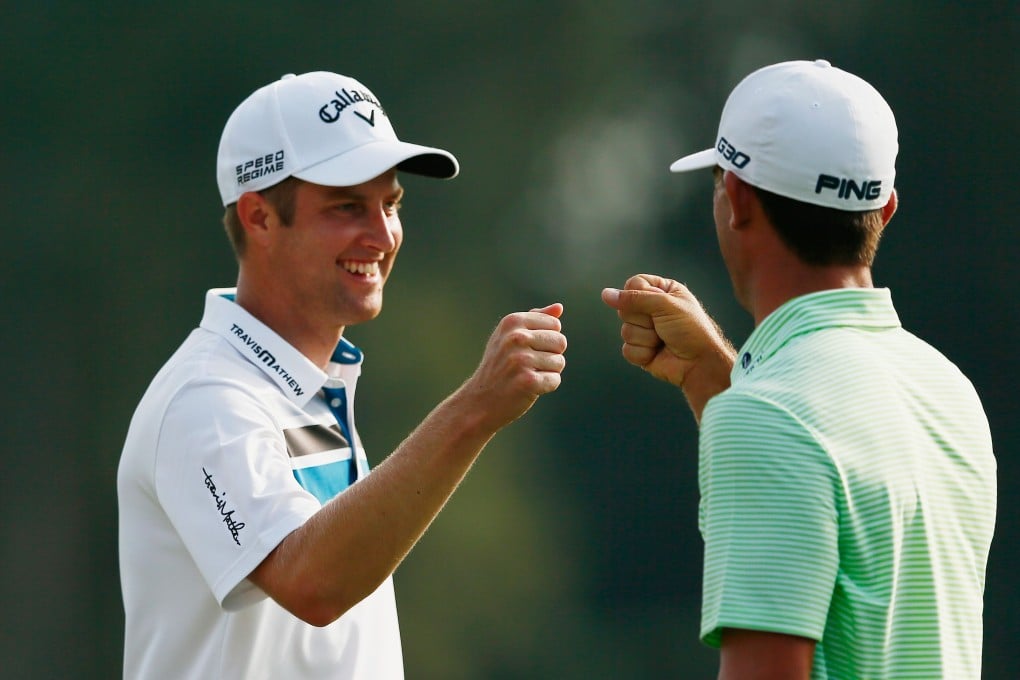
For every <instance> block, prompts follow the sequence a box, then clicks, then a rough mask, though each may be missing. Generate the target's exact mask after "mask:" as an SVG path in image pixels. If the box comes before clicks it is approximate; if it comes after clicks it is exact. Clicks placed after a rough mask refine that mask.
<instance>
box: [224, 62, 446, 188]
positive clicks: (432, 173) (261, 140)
mask: <svg viewBox="0 0 1020 680" xmlns="http://www.w3.org/2000/svg"><path fill="white" fill-rule="evenodd" d="M394 167H395V168H398V169H399V170H403V171H405V172H410V173H413V174H416V175H426V176H428V177H439V178H443V179H446V178H450V177H455V176H456V175H457V172H458V171H459V166H458V164H457V159H456V158H454V157H453V155H452V154H451V153H449V152H448V151H444V150H442V149H435V148H432V147H429V146H420V145H418V144H409V143H407V142H402V141H400V140H399V139H397V135H396V133H395V132H394V131H393V125H392V124H391V123H390V119H389V117H388V116H387V115H386V112H385V111H384V110H383V108H382V105H381V104H380V103H379V100H378V99H377V98H376V97H375V95H374V94H372V92H371V91H370V90H369V89H368V88H367V87H365V86H364V85H362V84H361V83H359V82H358V81H357V80H355V79H354V78H349V77H347V76H342V75H339V74H337V73H329V72H326V71H315V72H312V73H303V74H301V75H294V74H293V73H289V74H287V75H285V76H283V77H282V78H280V80H277V81H276V82H274V83H270V84H269V85H266V86H264V87H261V88H259V89H258V90H256V91H255V92H253V93H252V94H251V95H250V96H249V97H248V98H247V99H245V100H244V101H243V102H241V105H240V106H238V107H237V108H236V109H235V110H234V112H233V113H232V114H231V115H230V118H229V119H228V120H227V124H226V126H225V127H224V128H223V136H222V137H221V138H220V147H219V152H218V153H217V156H216V181H217V183H218V184H219V188H220V198H222V199H223V205H224V206H227V205H230V204H231V203H234V202H236V201H237V199H238V198H239V197H240V196H241V194H243V193H245V192H247V191H261V190H262V189H267V188H269V187H271V186H273V185H274V184H277V183H278V182H281V181H283V180H285V179H286V178H288V177H297V178H298V179H303V180H305V181H307V182H312V183H314V184H322V185H325V186H354V185H356V184H361V183H362V182H367V181H368V180H370V179H373V178H375V177H378V176H379V175H381V174H382V173H384V172H386V171H387V170H389V169H391V168H394Z"/></svg>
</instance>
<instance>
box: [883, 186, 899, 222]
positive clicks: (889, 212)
mask: <svg viewBox="0 0 1020 680" xmlns="http://www.w3.org/2000/svg"><path fill="white" fill-rule="evenodd" d="M899 206H900V198H899V195H898V194H897V193H896V190H895V189H893V190H892V194H891V195H890V196H889V202H888V203H886V204H885V205H884V206H882V226H883V227H884V226H885V225H887V224H889V220H891V219H892V216H893V214H895V213H896V208H898V207H899Z"/></svg>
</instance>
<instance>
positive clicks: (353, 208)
mask: <svg viewBox="0 0 1020 680" xmlns="http://www.w3.org/2000/svg"><path fill="white" fill-rule="evenodd" d="M360 207H361V206H360V204H358V203H356V202H354V201H344V202H343V203H337V204H336V205H334V206H333V210H336V211H337V212H342V213H348V214H351V213H356V212H357V211H358V210H359V209H360Z"/></svg>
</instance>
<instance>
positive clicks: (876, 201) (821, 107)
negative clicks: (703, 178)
mask: <svg viewBox="0 0 1020 680" xmlns="http://www.w3.org/2000/svg"><path fill="white" fill-rule="evenodd" d="M898 149H899V145H898V141H897V131H896V119H895V117H894V116H893V112H892V109H890V108H889V104H888V103H886V101H885V99H883V98H882V95H881V94H879V93H878V91H877V90H876V89H875V88H874V87H872V86H871V85H870V84H868V83H867V82H866V81H864V80H862V79H861V78H859V77H857V76H855V75H853V74H852V73H848V72H846V71H843V70H840V69H838V68H835V67H834V66H832V65H831V64H829V62H827V61H824V60H821V59H819V60H817V61H813V62H811V61H787V62H783V63H780V64H773V65H772V66H766V67H764V68H761V69H758V70H757V71H755V72H753V73H751V74H750V75H749V76H747V77H746V78H744V79H743V80H742V81H741V82H740V83H739V84H738V85H737V86H736V87H735V88H734V89H733V92H731V93H730V96H729V98H728V99H727V100H726V105H725V106H724V107H723V112H722V117H721V118H720V120H719V134H718V135H717V136H716V144H715V147H714V148H712V149H706V150H705V151H701V152H698V153H695V154H691V155H689V156H684V157H683V158H681V159H680V160H678V161H676V162H675V163H673V164H672V165H671V166H670V170H672V171H673V172H685V171H688V170H696V169H699V168H708V167H712V166H714V165H719V166H720V167H721V168H723V169H724V170H727V171H729V172H732V173H734V174H736V175H737V176H738V177H740V178H741V179H742V180H744V181H745V182H747V183H748V184H751V185H752V186H756V187H759V188H761V189H764V190H766V191H770V192H772V193H775V194H779V195H780V196H786V197H787V198H792V199H794V200H797V201H802V202H804V203H812V204H815V205H821V206H825V207H829V208H837V209H839V210H850V211H860V210H874V209H876V208H881V207H883V206H884V205H885V204H886V203H887V202H888V201H889V197H890V195H891V194H892V191H893V182H894V181H895V179H896V153H897V151H898Z"/></svg>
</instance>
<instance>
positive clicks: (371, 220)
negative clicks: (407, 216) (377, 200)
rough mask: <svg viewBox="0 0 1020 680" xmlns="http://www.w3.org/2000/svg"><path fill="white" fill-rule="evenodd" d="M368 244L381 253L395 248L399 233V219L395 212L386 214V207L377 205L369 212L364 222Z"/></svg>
mask: <svg viewBox="0 0 1020 680" xmlns="http://www.w3.org/2000/svg"><path fill="white" fill-rule="evenodd" d="M366 224H367V232H368V240H369V242H370V243H371V244H372V245H373V246H375V247H376V248H378V249H379V250H381V251H382V252H390V251H392V250H394V249H395V248H396V247H397V238H398V234H399V233H400V218H399V217H397V213H395V212H387V210H386V207H385V206H383V205H379V206H376V207H374V208H373V209H372V210H370V211H369V215H368V219H367V220H366Z"/></svg>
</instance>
